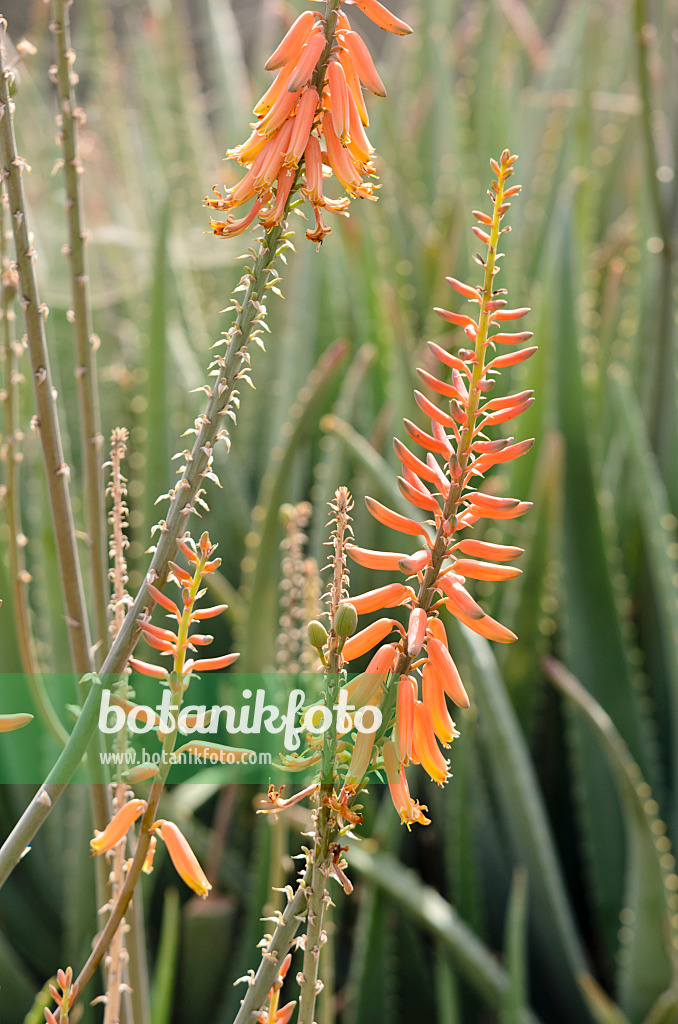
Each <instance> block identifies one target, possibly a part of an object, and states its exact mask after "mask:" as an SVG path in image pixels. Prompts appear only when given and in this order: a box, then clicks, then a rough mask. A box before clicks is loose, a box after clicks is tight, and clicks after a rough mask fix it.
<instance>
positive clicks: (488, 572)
mask: <svg viewBox="0 0 678 1024" xmlns="http://www.w3.org/2000/svg"><path fill="white" fill-rule="evenodd" d="M453 569H454V571H455V572H456V573H458V575H459V576H464V577H465V578H466V577H469V578H470V579H472V580H495V581H496V580H512V579H514V577H516V576H520V575H521V573H522V569H516V568H515V567H514V566H512V565H494V564H493V563H492V562H476V561H474V560H473V559H469V558H459V559H458V560H457V561H456V562H455V563H454V566H453Z"/></svg>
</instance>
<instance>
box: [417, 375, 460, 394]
mask: <svg viewBox="0 0 678 1024" xmlns="http://www.w3.org/2000/svg"><path fill="white" fill-rule="evenodd" d="M417 374H418V375H419V377H420V379H421V380H422V381H423V383H424V384H426V386H427V387H429V388H430V389H431V391H436V392H437V393H438V394H439V395H445V397H446V398H457V399H459V401H460V402H461V401H464V395H463V394H462V392H461V391H458V390H457V388H456V387H455V386H454V384H445V382H444V381H442V380H438V378H437V377H434V376H433V374H432V373H427V372H426V370H422V369H420V368H418V369H417Z"/></svg>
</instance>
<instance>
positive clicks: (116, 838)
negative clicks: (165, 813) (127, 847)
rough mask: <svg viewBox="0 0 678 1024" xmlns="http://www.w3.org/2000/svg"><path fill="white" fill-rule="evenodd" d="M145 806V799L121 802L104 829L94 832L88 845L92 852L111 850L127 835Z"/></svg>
mask: <svg viewBox="0 0 678 1024" xmlns="http://www.w3.org/2000/svg"><path fill="white" fill-rule="evenodd" d="M146 807H147V804H146V801H145V800H137V799H135V800H128V801H127V803H125V804H123V805H122V807H121V808H120V810H119V811H118V813H117V814H115V815H114V816H113V818H111V820H110V821H109V823H108V825H107V826H106V828H105V829H104V831H103V832H95V833H94V839H90V841H89V845H90V847H91V850H92V854H98V853H107V852H108V851H109V850H112V849H113V847H114V846H116V845H117V844H118V843H119V842H120V840H121V839H123V838H124V837H125V836H126V835H127V833H128V832H129V830H130V829H131V827H132V825H133V824H134V822H135V821H136V820H137V818H140V817H141V815H142V814H143V813H144V811H145V810H146Z"/></svg>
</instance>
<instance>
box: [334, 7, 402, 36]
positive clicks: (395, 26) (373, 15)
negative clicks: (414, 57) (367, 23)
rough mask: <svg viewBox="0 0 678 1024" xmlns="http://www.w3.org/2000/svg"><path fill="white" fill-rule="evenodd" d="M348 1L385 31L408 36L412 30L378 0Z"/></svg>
mask: <svg viewBox="0 0 678 1024" xmlns="http://www.w3.org/2000/svg"><path fill="white" fill-rule="evenodd" d="M349 2H351V3H354V4H355V6H356V7H359V8H360V10H361V11H362V12H363V13H364V14H366V15H367V17H368V18H369V19H370V20H371V21H373V22H374V24H375V25H378V26H379V28H383V29H384V31H385V32H393V34H394V35H397V36H408V35H410V33H411V32H412V29H411V28H410V26H409V25H408V24H407V23H406V22H404V21H401V20H400V18H396V16H395V14H392V13H391V11H389V10H387V8H386V7H384V5H383V4H380V3H379V2H378V0H349Z"/></svg>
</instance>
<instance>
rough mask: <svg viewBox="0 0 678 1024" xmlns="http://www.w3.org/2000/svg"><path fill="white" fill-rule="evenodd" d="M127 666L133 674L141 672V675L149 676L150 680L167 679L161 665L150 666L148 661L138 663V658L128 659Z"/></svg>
mask: <svg viewBox="0 0 678 1024" xmlns="http://www.w3.org/2000/svg"><path fill="white" fill-rule="evenodd" d="M129 665H130V668H133V669H134V671H135V672H141V674H142V675H144V676H150V677H151V679H169V672H168V671H167V669H166V668H162V666H161V665H151V664H150V663H149V662H148V661H139V659H138V658H130V659H129Z"/></svg>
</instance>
